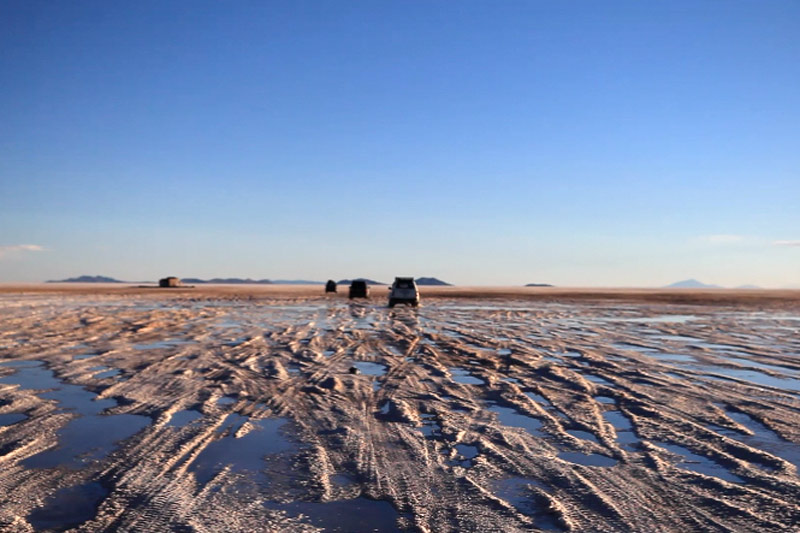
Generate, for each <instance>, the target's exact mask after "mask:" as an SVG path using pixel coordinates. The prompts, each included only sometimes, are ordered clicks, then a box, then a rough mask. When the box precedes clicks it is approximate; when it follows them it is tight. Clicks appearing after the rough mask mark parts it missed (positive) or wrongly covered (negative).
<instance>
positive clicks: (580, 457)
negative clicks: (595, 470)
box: [558, 452, 617, 467]
mask: <svg viewBox="0 0 800 533" xmlns="http://www.w3.org/2000/svg"><path fill="white" fill-rule="evenodd" d="M558 457H559V458H560V459H563V460H565V461H569V462H570V463H576V464H579V465H584V466H601V467H609V466H614V465H615V464H617V460H616V459H612V458H611V457H608V456H606V455H600V454H599V453H591V454H585V453H581V452H561V453H559V454H558Z"/></svg>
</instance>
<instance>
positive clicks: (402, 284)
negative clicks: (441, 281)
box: [389, 278, 419, 307]
mask: <svg viewBox="0 0 800 533" xmlns="http://www.w3.org/2000/svg"><path fill="white" fill-rule="evenodd" d="M400 303H406V304H411V305H413V306H414V307H416V306H418V305H419V289H418V288H417V284H416V283H415V282H414V278H394V283H392V286H391V287H390V288H389V307H394V306H395V304H400Z"/></svg>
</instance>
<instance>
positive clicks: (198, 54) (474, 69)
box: [0, 0, 800, 287]
mask: <svg viewBox="0 0 800 533" xmlns="http://www.w3.org/2000/svg"><path fill="white" fill-rule="evenodd" d="M79 274H103V275H109V276H113V277H117V278H120V279H126V280H149V279H156V278H158V277H161V276H165V275H178V276H182V277H227V276H240V277H253V278H272V279H279V278H303V279H316V280H325V279H328V278H335V279H338V278H344V277H354V276H365V277H370V278H375V279H380V280H384V281H385V280H390V279H391V278H392V277H393V276H395V275H415V276H436V277H439V278H442V279H444V280H447V281H450V282H453V283H457V284H471V285H516V284H524V283H529V282H546V283H553V284H557V285H572V286H660V285H665V284H667V283H671V282H673V281H677V280H680V279H684V278H689V277H694V278H698V279H701V280H702V281H705V282H709V283H719V284H723V285H739V284H744V283H753V284H757V285H761V286H768V287H771V286H775V287H782V286H800V2H798V1H796V0H785V1H780V0H774V1H769V2H763V1H756V0H753V1H748V2H743V1H721V0H716V1H698V0H690V1H674V0H671V1H669V2H642V1H640V0H631V1H609V2H597V1H594V0H591V1H590V0H587V1H580V2H578V1H564V2H561V1H559V2H553V1H535V0H525V1H504V2H493V1H480V2H474V1H458V2H445V1H421V0H420V1H402V2H400V1H398V2H375V1H371V0H370V1H363V2H357V1H347V2H335V1H329V0H319V1H314V2H304V1H298V0H289V1H285V2H282V1H270V2H266V1H244V0H240V1H234V2H218V1H214V2H202V1H195V0H192V1H188V0H187V1H178V2H175V1H173V2H168V1H163V0H158V1H136V2H108V1H105V0H98V1H72V2H52V1H36V0H19V1H16V0H3V1H2V2H0V281H36V280H44V279H54V278H64V277H68V276H75V275H79Z"/></svg>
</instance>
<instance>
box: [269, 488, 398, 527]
mask: <svg viewBox="0 0 800 533" xmlns="http://www.w3.org/2000/svg"><path fill="white" fill-rule="evenodd" d="M265 505H266V506H267V507H268V508H270V509H276V510H283V511H286V512H287V513H288V514H289V515H290V516H297V515H301V514H302V515H304V516H305V518H306V520H307V521H308V522H310V523H311V524H313V525H315V526H317V527H320V528H323V530H324V531H330V532H335V533H351V532H355V531H363V532H374V533H400V531H401V530H400V529H399V528H398V527H397V518H398V514H397V511H395V509H394V507H392V504H390V503H389V502H386V501H380V500H370V499H368V498H365V497H363V496H362V497H359V498H354V499H352V500H339V501H333V502H290V503H283V504H279V503H272V502H268V503H266V504H265Z"/></svg>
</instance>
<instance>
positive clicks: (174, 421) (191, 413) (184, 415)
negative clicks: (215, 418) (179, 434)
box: [167, 409, 203, 427]
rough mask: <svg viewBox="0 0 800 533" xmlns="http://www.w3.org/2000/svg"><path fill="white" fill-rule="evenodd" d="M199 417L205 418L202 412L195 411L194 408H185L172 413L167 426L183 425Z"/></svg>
mask: <svg viewBox="0 0 800 533" xmlns="http://www.w3.org/2000/svg"><path fill="white" fill-rule="evenodd" d="M199 418H203V414H202V413H200V412H198V411H195V410H194V409H184V410H183V411H178V412H177V413H173V414H172V416H171V417H170V419H169V422H167V427H183V426H185V425H186V424H190V423H192V422H194V421H195V420H197V419H199Z"/></svg>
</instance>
